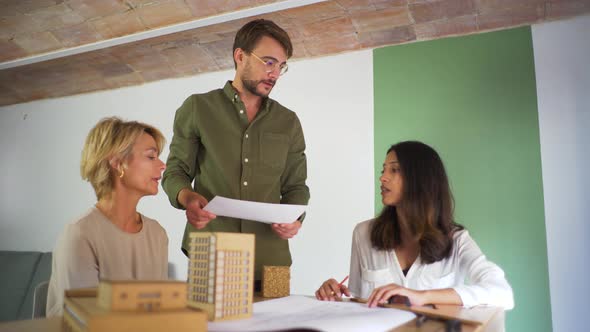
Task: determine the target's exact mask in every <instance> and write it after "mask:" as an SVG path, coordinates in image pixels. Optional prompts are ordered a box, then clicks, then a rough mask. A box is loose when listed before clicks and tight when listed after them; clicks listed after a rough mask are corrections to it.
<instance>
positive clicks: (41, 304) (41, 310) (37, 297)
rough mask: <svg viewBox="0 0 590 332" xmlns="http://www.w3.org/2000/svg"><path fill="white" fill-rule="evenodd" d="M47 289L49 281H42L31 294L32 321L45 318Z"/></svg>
mask: <svg viewBox="0 0 590 332" xmlns="http://www.w3.org/2000/svg"><path fill="white" fill-rule="evenodd" d="M48 288H49V281H43V282H41V283H40V284H38V285H37V286H36V287H35V293H34V294H33V317H32V318H33V319H35V318H44V317H45V306H46V305H47V289H48Z"/></svg>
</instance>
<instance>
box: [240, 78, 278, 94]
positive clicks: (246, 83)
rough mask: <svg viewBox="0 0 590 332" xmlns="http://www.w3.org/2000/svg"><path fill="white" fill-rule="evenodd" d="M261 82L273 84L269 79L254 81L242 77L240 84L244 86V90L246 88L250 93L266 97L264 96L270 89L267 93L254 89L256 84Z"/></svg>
mask: <svg viewBox="0 0 590 332" xmlns="http://www.w3.org/2000/svg"><path fill="white" fill-rule="evenodd" d="M262 82H268V83H270V84H273V85H274V82H272V81H270V80H269V81H256V80H247V79H242V85H243V86H244V88H245V89H246V90H248V92H250V93H251V94H253V95H255V96H258V97H262V98H266V97H268V95H269V93H270V91H269V92H268V93H265V92H260V91H258V89H256V88H257V87H258V84H260V83H262Z"/></svg>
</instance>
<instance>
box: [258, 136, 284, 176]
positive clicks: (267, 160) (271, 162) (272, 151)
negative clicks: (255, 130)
mask: <svg viewBox="0 0 590 332" xmlns="http://www.w3.org/2000/svg"><path fill="white" fill-rule="evenodd" d="M288 152H289V136H287V135H285V134H278V133H262V137H261V140H260V160H261V162H262V164H263V165H264V166H267V167H270V168H275V169H283V168H284V167H285V163H286V162H287V153H288Z"/></svg>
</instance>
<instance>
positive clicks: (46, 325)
mask: <svg viewBox="0 0 590 332" xmlns="http://www.w3.org/2000/svg"><path fill="white" fill-rule="evenodd" d="M265 300H268V299H267V298H263V297H260V296H255V297H254V302H260V301H265ZM433 310H434V311H438V313H439V314H443V315H444V314H449V315H453V316H456V315H459V316H460V317H462V318H464V319H466V320H473V321H477V322H480V323H481V324H463V325H462V330H461V331H462V332H498V331H504V319H505V318H504V310H502V309H501V308H497V307H475V308H471V309H465V308H461V307H457V306H437V308H436V309H430V308H425V309H424V311H433ZM416 320H417V319H414V320H411V321H409V322H408V323H406V324H404V325H402V326H400V327H397V328H395V329H392V330H391V331H390V332H444V331H445V325H444V322H443V321H438V320H432V319H427V320H426V321H425V322H424V323H423V324H421V325H420V326H417V325H416ZM36 331H44V332H63V329H62V317H52V318H46V319H33V320H20V321H12V322H5V323H0V332H36Z"/></svg>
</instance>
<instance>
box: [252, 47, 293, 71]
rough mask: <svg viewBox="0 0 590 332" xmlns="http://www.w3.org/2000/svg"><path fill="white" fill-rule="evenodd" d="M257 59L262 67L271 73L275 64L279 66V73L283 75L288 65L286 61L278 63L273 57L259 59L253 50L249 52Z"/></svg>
mask: <svg viewBox="0 0 590 332" xmlns="http://www.w3.org/2000/svg"><path fill="white" fill-rule="evenodd" d="M250 54H252V55H253V56H254V57H255V58H256V59H258V61H260V62H261V63H262V64H263V65H264V67H265V68H266V72H267V73H272V72H273V71H274V70H275V69H276V68H277V66H278V67H279V75H283V74H285V73H286V72H287V70H289V66H288V65H287V64H286V63H283V64H279V62H278V61H277V60H275V59H269V58H267V59H261V58H260V57H259V56H258V55H256V54H254V52H250Z"/></svg>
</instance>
